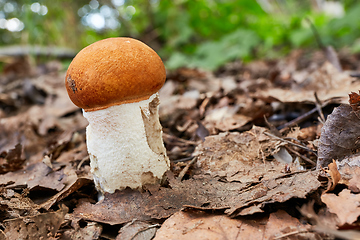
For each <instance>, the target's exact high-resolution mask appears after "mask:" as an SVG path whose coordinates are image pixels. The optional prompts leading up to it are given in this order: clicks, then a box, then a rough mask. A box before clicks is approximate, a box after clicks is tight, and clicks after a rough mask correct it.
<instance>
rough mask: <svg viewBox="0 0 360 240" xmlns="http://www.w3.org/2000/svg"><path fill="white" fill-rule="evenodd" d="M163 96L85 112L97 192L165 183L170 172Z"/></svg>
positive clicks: (156, 95) (87, 136)
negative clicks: (161, 105)
mask: <svg viewBox="0 0 360 240" xmlns="http://www.w3.org/2000/svg"><path fill="white" fill-rule="evenodd" d="M158 105H159V96H158V94H153V95H152V96H151V97H150V98H149V99H148V100H144V101H141V102H135V103H127V104H122V105H117V106H112V107H109V108H106V109H102V110H98V111H90V112H85V111H84V112H83V114H84V117H85V118H86V119H87V120H88V121H89V125H88V127H87V128H86V138H87V148H88V152H89V155H90V166H91V172H92V174H93V176H94V181H95V185H96V187H97V189H98V190H99V191H100V192H102V193H104V192H109V193H113V192H114V191H115V190H116V189H120V190H121V189H124V188H126V187H130V188H132V189H137V188H141V187H142V186H143V185H144V184H153V183H156V182H159V181H161V179H162V178H163V176H164V173H165V172H166V171H167V170H168V169H169V159H168V157H167V156H166V150H165V147H164V144H163V140H162V128H161V125H160V122H159V115H158Z"/></svg>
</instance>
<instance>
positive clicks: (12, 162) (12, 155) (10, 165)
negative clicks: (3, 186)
mask: <svg viewBox="0 0 360 240" xmlns="http://www.w3.org/2000/svg"><path fill="white" fill-rule="evenodd" d="M24 162H25V158H22V146H21V144H20V143H18V144H16V146H15V148H13V149H10V150H9V151H8V152H6V151H4V152H2V153H1V154H0V174H4V173H7V172H14V171H16V170H19V169H21V168H22V166H23V164H24Z"/></svg>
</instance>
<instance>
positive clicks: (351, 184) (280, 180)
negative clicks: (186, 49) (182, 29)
mask: <svg viewBox="0 0 360 240" xmlns="http://www.w3.org/2000/svg"><path fill="white" fill-rule="evenodd" d="M338 60H340V61H339V62H340V63H344V62H346V63H347V65H346V66H345V65H343V66H342V68H343V69H346V68H350V69H351V70H353V71H359V69H357V66H358V64H357V61H358V59H357V58H356V56H350V55H344V54H340V59H338ZM26 61H27V60H26V58H24V59H22V61H21V62H19V64H21V66H25V65H26V66H27V68H26V69H27V70H26V71H25V72H24V71H21V70H20V69H21V67H20V68H16V67H12V68H11V71H10V70H7V71H5V72H4V73H3V74H2V75H1V76H0V83H1V84H0V85H1V87H0V106H1V108H0V174H1V175H0V239H196V238H197V239H256V238H259V239H335V237H339V238H345V239H356V238H357V237H358V236H359V233H358V229H359V228H358V226H359V221H358V218H359V216H360V209H359V206H358V205H359V204H358V203H359V201H360V198H359V194H360V184H359V175H360V165H359V164H360V158H359V154H358V153H357V151H358V148H359V146H358V145H359V141H358V138H359V136H358V134H357V133H358V132H360V131H358V126H359V125H360V124H359V122H360V120H359V118H358V109H357V108H358V105H359V103H358V101H357V99H358V98H357V96H356V95H355V94H352V95H350V96H351V100H350V105H347V103H348V94H349V93H351V92H356V91H358V90H359V89H360V83H359V81H357V80H356V79H355V78H352V77H350V74H349V72H346V71H341V68H339V67H338V66H337V67H336V66H335V67H334V66H333V65H332V64H331V63H330V62H332V61H330V62H329V61H328V59H327V57H326V54H325V53H324V52H313V53H311V54H310V53H307V52H303V51H300V50H297V51H294V52H293V53H292V54H291V55H289V56H288V57H287V58H284V59H280V60H268V61H264V60H259V61H254V62H252V63H248V64H244V63H242V62H234V63H229V64H227V65H226V66H223V67H222V68H220V69H218V70H217V71H215V72H206V71H202V70H198V69H187V68H182V69H178V70H176V71H172V72H169V73H168V77H167V81H166V83H165V85H164V87H163V88H162V89H161V91H160V99H161V104H160V112H159V114H160V120H161V123H162V125H163V132H164V135H163V138H164V142H165V145H166V148H167V153H168V156H169V157H170V160H171V171H169V172H167V173H166V177H167V179H166V182H165V183H164V184H163V185H151V186H150V185H149V186H145V187H144V189H143V190H142V191H138V190H136V191H135V190H131V189H125V190H123V191H116V192H115V193H114V194H106V195H105V198H104V199H102V200H100V201H99V200H98V195H97V194H98V193H97V192H96V189H95V187H94V184H93V182H92V176H91V173H90V165H89V162H90V160H89V157H88V154H87V149H86V144H85V142H86V136H85V127H86V125H87V122H86V120H85V119H84V118H83V116H82V113H81V110H80V109H78V108H77V107H75V106H74V105H73V104H72V103H71V101H70V100H69V98H68V96H67V93H66V90H65V87H64V71H65V69H62V70H60V69H59V68H58V67H49V68H46V69H47V70H46V71H40V70H39V69H38V68H36V67H34V66H31V64H30V63H29V62H26ZM14 64H15V62H14ZM24 64H25V65H24ZM48 64H49V66H50V65H51V66H53V65H54V62H51V63H50V62H49V63H48ZM15 65H16V64H15ZM15 65H14V66H15ZM19 66H20V65H19ZM54 66H60V65H59V64H58V65H56V64H55V65H54ZM28 68H29V69H28ZM7 69H8V68H7ZM17 69H18V70H17ZM339 69H340V70H339ZM340 103H341V104H343V105H341V106H339V104H340ZM334 107H337V108H335V110H334ZM333 110H334V111H333ZM325 120H326V121H325ZM323 124H324V125H323ZM320 129H322V130H321V131H320ZM330 163H331V164H330ZM329 164H330V165H329ZM316 165H317V169H316V168H315V166H316Z"/></svg>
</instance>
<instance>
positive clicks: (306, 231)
mask: <svg viewBox="0 0 360 240" xmlns="http://www.w3.org/2000/svg"><path fill="white" fill-rule="evenodd" d="M309 232H314V231H311V230H303V231H294V232H289V233H284V234H283V235H281V236H278V237H275V238H272V239H274V240H275V239H282V238H285V237H289V236H293V235H298V234H300V233H309Z"/></svg>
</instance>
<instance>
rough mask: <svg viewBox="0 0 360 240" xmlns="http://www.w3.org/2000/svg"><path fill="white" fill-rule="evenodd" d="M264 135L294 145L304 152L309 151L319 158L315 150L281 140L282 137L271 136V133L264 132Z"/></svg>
mask: <svg viewBox="0 0 360 240" xmlns="http://www.w3.org/2000/svg"><path fill="white" fill-rule="evenodd" d="M264 134H265V135H266V136H269V137H272V138H275V139H278V140H280V141H282V142H286V143H288V144H291V145H293V146H296V147H298V148H301V149H304V150H306V151H309V152H311V153H313V154H315V156H317V154H316V152H315V151H314V150H312V149H310V148H308V147H305V146H302V145H300V144H297V143H293V142H291V141H288V140H285V139H283V138H281V137H277V136H275V135H273V134H271V133H268V132H264Z"/></svg>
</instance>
